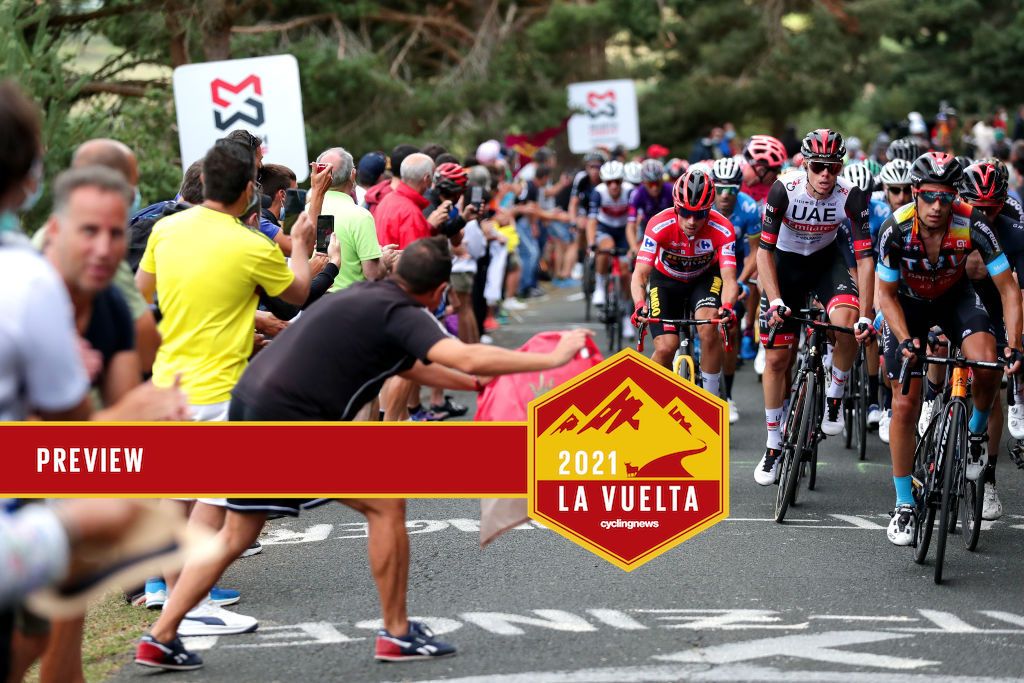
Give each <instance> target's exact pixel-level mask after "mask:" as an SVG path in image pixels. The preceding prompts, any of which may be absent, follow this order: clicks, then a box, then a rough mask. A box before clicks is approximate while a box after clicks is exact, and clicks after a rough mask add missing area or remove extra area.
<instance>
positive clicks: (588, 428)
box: [538, 379, 707, 478]
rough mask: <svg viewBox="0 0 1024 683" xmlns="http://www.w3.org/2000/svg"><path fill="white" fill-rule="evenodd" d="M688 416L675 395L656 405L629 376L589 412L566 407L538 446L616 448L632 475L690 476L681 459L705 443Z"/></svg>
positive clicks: (698, 451) (571, 450)
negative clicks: (627, 464)
mask: <svg viewBox="0 0 1024 683" xmlns="http://www.w3.org/2000/svg"><path fill="white" fill-rule="evenodd" d="M689 414H690V410H689V408H688V407H687V406H686V405H685V404H684V403H683V402H682V401H681V400H680V399H679V398H674V399H672V401H671V402H670V403H669V404H668V405H667V406H662V405H659V404H658V402H657V401H655V400H654V399H653V398H651V397H650V396H649V395H648V394H647V393H646V392H645V391H644V390H643V389H641V388H640V387H639V386H637V384H636V383H635V382H634V381H633V380H631V379H625V380H623V381H622V383H621V384H619V386H618V387H617V388H616V389H615V391H613V392H611V394H609V396H608V397H607V398H606V399H605V400H604V401H602V402H601V403H600V404H599V405H598V406H597V407H596V408H594V409H593V410H592V411H591V412H590V413H588V414H584V413H583V412H582V411H581V410H580V409H579V408H577V407H576V406H575V405H571V406H569V408H568V409H566V410H565V412H564V413H562V415H561V416H559V418H558V419H557V420H555V421H554V422H553V423H552V425H551V427H550V428H549V429H548V430H547V431H546V432H544V433H543V434H541V435H540V437H539V438H538V446H542V447H543V448H544V449H553V450H555V451H556V452H557V451H560V450H567V451H569V452H575V451H576V450H579V449H581V448H586V449H589V450H592V451H593V450H601V451H603V452H604V453H611V452H612V451H615V452H616V457H617V460H618V462H621V463H629V468H628V471H629V472H630V474H631V476H638V477H673V478H682V477H686V478H690V477H691V476H692V475H691V474H690V473H689V472H688V471H687V470H686V468H684V467H683V464H682V461H683V459H684V458H687V457H689V456H692V455H697V454H699V453H703V452H704V451H705V450H707V444H706V443H705V442H704V440H703V439H700V438H698V437H697V436H694V435H693V434H692V433H691V430H692V427H693V424H692V420H691V419H690V417H689ZM624 471H626V470H624Z"/></svg>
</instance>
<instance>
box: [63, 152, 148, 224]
mask: <svg viewBox="0 0 1024 683" xmlns="http://www.w3.org/2000/svg"><path fill="white" fill-rule="evenodd" d="M84 166H105V167H107V168H112V169H114V170H115V171H118V172H120V173H121V175H123V176H124V177H125V180H127V181H128V183H129V184H130V185H131V187H132V202H131V205H130V206H129V207H128V216H129V217H131V216H134V215H135V214H136V212H138V210H139V209H140V208H141V207H142V196H141V195H140V194H139V162H138V159H136V158H135V152H133V151H132V149H131V147H129V146H128V145H126V144H124V143H123V142H120V141H119V140H111V139H109V138H95V139H93V140H88V141H86V142H83V143H82V144H81V145H79V146H78V147H77V148H76V149H75V152H74V154H72V155H71V168H82V167H84Z"/></svg>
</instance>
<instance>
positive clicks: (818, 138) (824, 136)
mask: <svg viewBox="0 0 1024 683" xmlns="http://www.w3.org/2000/svg"><path fill="white" fill-rule="evenodd" d="M800 153H801V154H803V155H804V161H828V162H833V163H840V162H842V160H843V157H845V156H846V145H844V144H843V136H842V135H840V134H839V133H837V132H836V131H834V130H831V129H829V128H818V129H817V130H812V131H811V132H810V133H808V134H807V135H806V136H804V141H803V142H802V143H801V144H800Z"/></svg>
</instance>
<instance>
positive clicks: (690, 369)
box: [636, 317, 732, 388]
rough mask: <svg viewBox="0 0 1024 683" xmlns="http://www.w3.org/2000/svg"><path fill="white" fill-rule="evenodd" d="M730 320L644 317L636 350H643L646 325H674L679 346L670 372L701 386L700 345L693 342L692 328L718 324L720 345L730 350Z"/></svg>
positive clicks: (641, 351)
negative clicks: (720, 338) (699, 370)
mask: <svg viewBox="0 0 1024 683" xmlns="http://www.w3.org/2000/svg"><path fill="white" fill-rule="evenodd" d="M729 322H730V320H728V319H725V318H706V319H703V320H698V319H696V318H680V319H673V318H649V317H644V318H643V322H641V323H640V332H639V334H638V335H637V336H638V340H637V344H636V350H637V351H639V352H640V353H643V352H644V337H645V336H646V335H647V326H648V325H649V324H650V323H661V324H663V325H675V327H676V328H677V330H678V331H679V348H677V349H676V355H675V358H673V359H672V372H673V373H675V374H677V375H679V376H680V377H682V378H683V379H685V380H688V381H690V382H693V383H694V384H696V385H697V386H699V387H701V388H703V386H704V382H703V380H702V378H701V375H700V372H698V370H697V369H698V368H699V367H700V347H699V346H697V345H696V344H694V341H693V340H694V329H693V328H695V327H697V326H698V325H718V331H719V333H720V334H721V335H722V345H723V347H724V348H725V350H726V351H731V350H732V344H731V343H730V340H729V329H728V324H729Z"/></svg>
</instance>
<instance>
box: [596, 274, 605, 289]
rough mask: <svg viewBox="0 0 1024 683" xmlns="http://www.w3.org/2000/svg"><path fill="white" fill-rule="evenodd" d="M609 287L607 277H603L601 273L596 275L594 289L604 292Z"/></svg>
mask: <svg viewBox="0 0 1024 683" xmlns="http://www.w3.org/2000/svg"><path fill="white" fill-rule="evenodd" d="M607 286H608V276H607V275H602V274H601V273H595V274H594V289H599V290H601V291H602V292H603V291H604V289H605V287H607Z"/></svg>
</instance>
